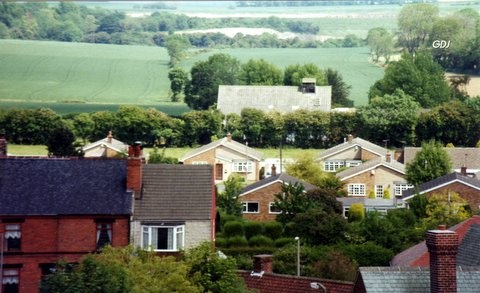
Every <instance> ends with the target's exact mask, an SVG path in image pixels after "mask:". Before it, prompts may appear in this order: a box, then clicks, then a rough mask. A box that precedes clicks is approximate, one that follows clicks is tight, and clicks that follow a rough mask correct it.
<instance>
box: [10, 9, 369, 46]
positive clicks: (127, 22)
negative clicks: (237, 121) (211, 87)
mask: <svg viewBox="0 0 480 293" xmlns="http://www.w3.org/2000/svg"><path fill="white" fill-rule="evenodd" d="M159 9H165V10H168V9H170V8H169V7H160V8H159ZM224 27H258V28H272V29H275V30H278V31H281V32H285V31H289V32H294V33H298V34H314V35H315V34H317V33H318V32H319V27H318V26H317V25H315V24H312V23H310V22H308V21H299V20H289V19H282V18H278V17H273V16H272V17H268V18H258V19H253V18H218V19H209V18H199V17H188V16H186V15H182V14H174V13H170V12H167V11H161V12H154V13H152V14H151V15H148V16H145V17H142V18H134V17H129V16H128V15H126V14H125V13H123V12H119V11H111V10H107V9H101V8H98V7H97V8H93V9H92V8H88V7H86V6H82V5H78V4H76V3H73V2H60V3H58V4H54V5H52V4H49V3H47V2H27V3H14V2H5V1H2V2H1V3H0V38H2V39H7V38H11V39H26V40H55V41H63V42H87V43H102V44H119V45H151V46H162V47H163V46H164V45H165V41H166V39H167V38H168V37H169V36H170V35H172V34H174V33H175V32H177V31H182V30H188V29H196V30H198V29H209V28H224ZM186 37H187V39H188V41H189V43H190V45H191V46H194V47H200V48H207V47H219V46H220V47H225V46H228V47H241V48H252V47H260V48H264V47H277V48H286V47H288V48H311V47H342V46H346V47H352V46H361V45H363V44H364V42H363V41H362V40H361V39H360V38H358V37H356V36H354V35H349V36H348V37H347V38H345V40H337V39H335V40H329V41H326V42H321V41H315V40H302V39H301V38H294V39H289V40H281V39H279V38H277V36H275V35H272V34H263V35H261V36H245V35H242V34H238V35H237V36H235V37H232V38H230V37H228V36H226V35H223V34H219V33H196V34H189V35H186Z"/></svg>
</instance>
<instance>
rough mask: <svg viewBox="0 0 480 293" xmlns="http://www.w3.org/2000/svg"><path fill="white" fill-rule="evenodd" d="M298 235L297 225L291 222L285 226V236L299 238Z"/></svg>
mask: <svg viewBox="0 0 480 293" xmlns="http://www.w3.org/2000/svg"><path fill="white" fill-rule="evenodd" d="M296 234H297V231H296V230H295V223H293V222H290V223H287V224H285V230H284V232H283V235H284V236H290V237H295V236H298V235H296Z"/></svg>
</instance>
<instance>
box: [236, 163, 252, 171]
mask: <svg viewBox="0 0 480 293" xmlns="http://www.w3.org/2000/svg"><path fill="white" fill-rule="evenodd" d="M252 165H253V164H252V162H251V161H236V162H233V172H252Z"/></svg>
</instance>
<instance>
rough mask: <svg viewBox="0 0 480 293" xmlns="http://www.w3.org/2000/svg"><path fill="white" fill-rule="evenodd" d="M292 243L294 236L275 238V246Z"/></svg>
mask: <svg viewBox="0 0 480 293" xmlns="http://www.w3.org/2000/svg"><path fill="white" fill-rule="evenodd" d="M294 243H295V239H294V238H289V237H282V238H278V239H277V240H275V247H284V246H286V245H288V244H294Z"/></svg>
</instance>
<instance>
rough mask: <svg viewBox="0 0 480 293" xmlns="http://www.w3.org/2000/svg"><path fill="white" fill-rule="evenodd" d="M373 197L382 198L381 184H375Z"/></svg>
mask: <svg viewBox="0 0 480 293" xmlns="http://www.w3.org/2000/svg"><path fill="white" fill-rule="evenodd" d="M375 197H376V198H383V185H375Z"/></svg>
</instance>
